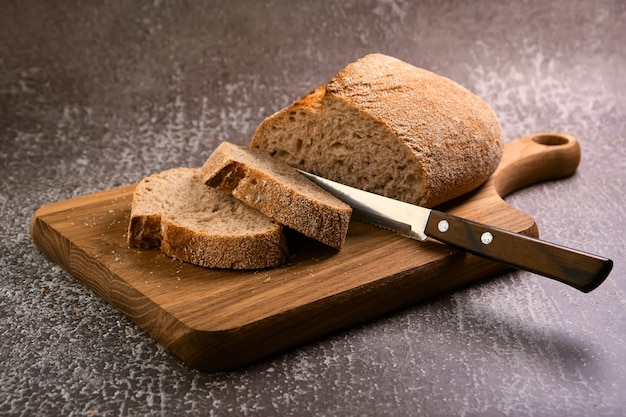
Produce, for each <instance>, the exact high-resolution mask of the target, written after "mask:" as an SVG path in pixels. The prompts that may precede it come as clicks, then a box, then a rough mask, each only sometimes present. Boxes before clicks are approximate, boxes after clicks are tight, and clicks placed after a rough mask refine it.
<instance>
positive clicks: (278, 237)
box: [128, 168, 287, 269]
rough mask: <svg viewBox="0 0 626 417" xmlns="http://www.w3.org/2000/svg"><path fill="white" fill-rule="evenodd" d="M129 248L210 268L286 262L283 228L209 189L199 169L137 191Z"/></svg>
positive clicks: (156, 178) (177, 172) (173, 172)
mask: <svg viewBox="0 0 626 417" xmlns="http://www.w3.org/2000/svg"><path fill="white" fill-rule="evenodd" d="M128 243H129V245H130V246H131V247H139V248H158V247H159V246H160V247H161V250H162V251H163V252H164V253H166V254H168V255H170V256H172V257H174V258H177V259H180V260H182V261H186V262H190V263H193V264H196V265H200V266H205V267H211V268H233V269H258V268H267V267H274V266H278V265H280V264H282V263H284V262H285V260H286V259H287V246H286V242H285V237H284V234H283V230H282V227H281V226H280V225H278V224H276V223H274V222H272V221H271V220H270V219H269V218H268V217H267V216H265V215H263V214H262V213H260V212H259V211H257V210H255V209H253V208H250V207H248V206H247V205H245V204H243V203H242V202H240V201H239V200H237V199H236V198H233V197H232V196H231V195H229V194H227V193H224V192H221V191H218V190H214V189H212V188H210V187H207V186H206V185H205V184H204V182H203V180H202V171H201V169H200V168H175V169H170V170H167V171H164V172H162V173H159V174H154V175H151V176H149V177H147V178H145V179H143V180H142V181H141V182H140V183H139V184H138V185H137V187H136V189H135V191H134V194H133V201H132V207H131V214H130V222H129V228H128Z"/></svg>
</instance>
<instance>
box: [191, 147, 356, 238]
mask: <svg viewBox="0 0 626 417" xmlns="http://www.w3.org/2000/svg"><path fill="white" fill-rule="evenodd" d="M202 169H203V174H204V180H205V182H206V183H207V184H208V185H210V186H212V187H217V188H220V189H222V190H226V191H230V192H231V193H232V194H233V195H234V196H235V197H237V198H238V199H240V200H241V201H243V202H244V203H246V204H248V205H250V206H252V207H254V208H256V209H258V210H259V211H261V212H262V213H264V214H265V215H267V216H268V217H270V218H272V219H274V220H275V221H276V222H278V223H280V224H282V225H285V226H288V227H290V228H292V229H294V230H297V231H298V232H300V233H302V234H304V235H306V236H309V237H311V238H313V239H316V240H318V241H320V242H322V243H325V244H327V245H329V246H331V247H333V248H336V249H340V248H341V247H342V246H343V244H344V242H345V239H346V234H347V232H348V224H349V223H350V215H351V214H352V209H351V208H350V206H348V205H347V204H345V203H344V202H342V201H341V200H339V199H337V198H336V197H334V196H332V195H331V194H329V193H328V192H326V191H324V190H322V189H321V188H319V187H318V186H317V185H315V184H313V183H312V182H311V181H309V180H308V179H307V178H305V177H304V176H303V175H302V174H300V173H299V172H298V171H296V170H295V169H294V168H292V167H290V166H289V165H287V164H284V163H282V162H280V161H277V160H274V159H273V158H272V157H270V156H269V155H268V154H266V153H263V152H260V151H255V150H253V149H250V148H246V147H242V146H237V145H233V144H232V143H228V142H222V143H221V144H220V145H219V146H218V147H217V149H216V150H215V152H213V154H211V156H210V157H209V159H207V161H206V163H205V164H204V166H203V167H202Z"/></svg>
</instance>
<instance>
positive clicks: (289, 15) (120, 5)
mask: <svg viewBox="0 0 626 417" xmlns="http://www.w3.org/2000/svg"><path fill="white" fill-rule="evenodd" d="M87 3H93V4H87ZM625 22H626V3H624V2H623V1H621V0H614V1H608V0H602V1H595V2H587V1H582V0H578V1H566V0H561V1H545V0H542V1H535V0H530V1H504V2H494V1H486V0H485V1H476V2H461V1H423V2H411V1H401V0H379V1H356V0H349V1H341V2H336V3H333V2H330V1H318V2H296V1H268V2H257V1H247V2H244V1H212V2H199V1H198V2H195V1H188V2H177V3H174V2H170V1H165V0H164V1H159V0H155V1H153V2H135V1H106V2H70V1H56V2H47V1H34V0H30V1H12V0H8V1H2V2H0V216H1V221H2V227H1V228H0V339H1V340H2V342H1V343H0V414H2V415H24V416H32V415H71V416H81V415H101V416H122V415H154V416H157V415H163V416H170V415H226V414H239V415H299V416H306V415H368V416H369V415H371V416H382V415H467V416H470V415H496V416H497V415H528V416H562V415H567V416H588V415H598V416H618V415H624V414H626V398H625V397H624V392H625V391H626V345H625V343H624V334H626V293H625V290H626V283H625V278H626V277H625V272H626V270H625V267H624V258H625V253H626V243H625V241H624V232H626V210H625V209H624V202H625V198H624V195H623V190H624V188H625V186H626V181H625V179H624V174H625V169H624V168H625V167H626V150H625V149H626V140H625V135H626V134H625V133H624V132H626V110H625V109H626V81H625V79H626V78H625V77H624V76H623V74H624V68H625V67H626V52H625V47H624V45H623V40H624V39H625V38H626V25H625ZM374 51H378V52H383V53H387V54H389V55H393V56H396V57H398V58H401V59H404V60H406V61H408V62H411V63H413V64H415V65H417V66H420V67H423V68H426V69H430V70H433V71H435V72H438V73H440V74H442V75H445V76H448V77H450V78H452V79H454V80H455V81H457V82H459V83H461V84H462V85H464V86H466V87H468V88H469V89H471V90H473V91H474V92H476V93H477V94H478V95H480V96H481V97H483V98H484V99H485V100H487V101H488V102H489V103H490V104H491V105H492V107H493V108H494V109H495V111H496V113H497V114H498V115H499V117H500V119H501V122H502V125H503V129H504V131H505V134H506V136H507V138H508V139H514V138H515V137H518V136H521V135H524V134H526V133H531V132H537V131H546V130H554V131H561V132H565V133H569V134H571V135H574V136H576V137H577V138H578V139H579V140H580V142H581V144H582V147H583V160H582V163H581V166H580V168H579V172H578V174H577V175H576V176H574V177H572V178H570V179H567V180H564V181H558V182H551V183H547V184H542V185H539V186H535V187H532V188H528V189H526V190H523V191H520V192H518V193H516V194H515V195H513V196H511V197H510V198H509V199H508V201H509V202H510V203H511V204H512V205H514V206H516V207H518V208H520V209H522V210H523V211H526V212H528V213H529V214H531V215H532V216H533V217H535V219H536V220H537V223H538V224H539V228H540V231H541V233H542V236H543V237H544V238H545V239H547V240H551V241H555V242H559V243H561V244H565V245H569V246H574V247H579V248H582V249H586V250H588V251H592V252H596V253H599V254H602V255H604V256H607V257H610V258H613V259H614V260H615V261H616V266H615V268H614V271H613V273H612V274H611V276H610V277H609V279H608V281H607V282H605V284H603V285H602V286H601V287H600V288H599V289H597V290H596V291H594V292H592V293H590V294H588V295H584V294H582V293H578V292H576V291H575V290H572V289H570V288H568V287H565V286H563V285H560V284H558V283H555V282H552V281H548V280H546V279H543V278H540V277H538V276H535V275H532V274H529V273H523V272H514V273H509V274H506V275H503V276H501V277H498V278H497V279H494V280H491V281H488V282H485V283H483V284H480V285H476V286H474V287H471V288H468V289H464V290H461V291H458V292H455V293H453V294H450V295H447V296H443V297H440V298H437V299H435V300H432V301H431V302H429V303H425V304H422V305H417V306H414V307H412V308H409V309H406V310H404V311H401V312H398V313H397V314H393V315H390V316H387V317H384V318H381V319H380V320H376V321H374V322H371V323H367V324H365V325H363V326H360V327H357V328H354V329H351V330H349V331H346V332H343V333H340V334H336V335H334V336H332V337H329V338H327V339H324V340H320V341H319V342H317V343H312V344H310V345H307V346H303V347H301V348H299V349H295V350H293V351H290V352H286V353H285V354H282V355H278V356H276V357H274V358H270V359H268V360H266V361H263V362H260V363H256V364H254V365H252V366H250V367H248V368H245V369H243V370H241V371H237V372H228V373H217V374H207V373H201V372H197V371H194V370H190V369H188V368H186V367H185V366H184V365H183V364H182V363H180V362H179V361H178V360H177V359H176V358H175V357H173V356H172V355H171V354H169V353H168V352H167V351H166V350H165V349H163V348H162V347H161V346H159V345H158V344H157V343H156V342H155V341H154V340H153V339H151V338H150V337H149V336H147V334H145V333H144V332H143V331H142V330H141V329H139V328H137V327H136V326H135V325H134V324H133V323H132V322H130V321H129V320H127V319H126V318H125V317H124V316H123V315H121V314H120V313H118V312H117V311H115V310H114V309H113V308H111V307H110V306H109V305H108V304H106V303H105V302H104V301H102V300H101V299H100V298H99V297H97V296H95V295H94V294H93V293H92V292H91V291H89V290H88V289H87V288H86V287H85V286H84V285H83V284H81V283H80V282H79V281H78V280H76V279H75V278H73V277H72V276H71V275H69V274H67V273H66V272H64V271H63V270H61V269H60V268H59V267H57V266H55V265H54V264H53V263H52V262H50V261H49V260H48V259H46V258H45V257H44V256H43V255H41V254H40V253H39V252H38V251H37V250H36V249H35V248H34V247H33V245H32V243H31V241H30V236H29V221H30V218H31V216H32V214H33V213H34V211H35V210H36V209H37V208H38V207H40V206H42V205H44V204H47V203H50V202H53V201H56V200H60V199H65V198H70V197H74V196H77V195H82V194H88V193H92V192H96V191H100V190H104V189H108V188H111V187H114V186H117V185H122V184H127V183H131V182H135V181H138V180H140V179H141V178H142V177H143V176H145V175H147V174H150V173H153V172H156V171H159V170H163V169H165V168H169V167H174V166H180V165H189V166H193V165H198V164H200V163H202V162H203V160H204V159H205V158H206V157H207V156H208V154H209V153H210V152H211V150H212V149H213V148H214V147H215V146H216V144H217V143H218V142H219V141H221V140H230V141H233V142H238V143H247V141H248V140H249V138H250V135H251V134H252V132H253V130H254V128H255V126H256V125H257V124H258V123H259V122H260V121H261V120H262V119H263V118H264V117H266V116H267V115H269V114H270V113H272V112H274V111H276V110H278V109H279V108H281V107H282V106H284V105H286V104H288V103H289V102H291V101H292V100H293V99H295V98H296V97H298V96H301V95H303V94H304V93H306V92H308V91H309V90H310V89H312V88H313V87H316V86H317V85H319V84H321V83H323V82H325V81H326V80H327V79H328V78H329V77H331V76H332V75H334V74H335V73H336V72H337V70H339V69H340V68H341V67H342V66H344V65H345V64H347V63H349V62H351V61H353V60H354V59H356V58H358V57H360V56H362V55H365V54H366V53H368V52H374Z"/></svg>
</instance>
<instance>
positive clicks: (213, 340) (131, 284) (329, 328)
mask: <svg viewBox="0 0 626 417" xmlns="http://www.w3.org/2000/svg"><path fill="white" fill-rule="evenodd" d="M579 160H580V147H579V145H578V142H577V141H576V139H575V138H573V137H571V136H567V135H562V134H539V135H529V136H526V137H524V138H522V139H518V140H516V141H513V142H510V143H508V144H507V145H506V146H505V152H504V156H503V159H502V162H501V164H500V166H499V168H498V170H497V171H496V172H495V173H494V174H493V175H492V177H491V178H490V180H489V181H488V182H487V183H485V184H484V185H483V186H482V187H480V188H479V189H477V190H475V191H474V192H472V193H470V194H468V195H466V196H463V197H461V198H458V199H456V200H454V201H451V202H449V203H446V204H444V205H443V206H441V207H439V208H440V209H442V210H445V211H448V212H450V213H453V214H455V215H457V216H461V217H466V218H469V219H472V220H475V221H479V222H482V223H487V224H490V225H493V226H496V227H499V228H502V229H505V230H509V231H513V232H518V233H524V234H527V235H530V236H537V235H538V231H537V226H536V224H535V222H534V220H533V219H532V218H531V217H530V216H528V215H526V214H524V213H522V212H520V211H518V210H516V209H514V208H513V207H511V206H509V205H508V204H506V202H504V201H503V200H502V198H501V196H504V195H506V194H508V193H510V192H512V191H514V190H516V189H518V188H520V187H522V186H525V185H528V184H531V183H535V182H539V181H544V180H549V179H556V178H560V177H565V176H568V175H571V174H573V173H574V172H575V170H576V168H577V166H578V162H579ZM133 189H134V185H128V186H124V187H120V188H116V189H113V190H108V191H103V192H99V193H95V194H91V195H87V196H82V197H78V198H73V199H70V200H65V201H60V202H55V203H51V204H48V205H46V206H43V207H41V208H40V209H39V210H38V211H37V212H36V213H35V215H34V217H33V219H32V224H31V234H32V239H33V241H34V243H35V244H36V245H37V247H38V248H39V249H40V250H41V251H42V252H44V253H45V254H47V255H48V256H49V257H50V258H51V259H52V260H53V261H54V262H56V263H58V264H59V265H61V266H62V267H63V268H65V269H67V270H68V271H69V272H70V273H72V274H73V275H74V276H75V277H77V278H78V279H80V280H82V281H83V282H84V283H85V284H86V285H88V286H89V287H90V288H91V289H92V290H93V291H95V292H96V293H97V294H99V295H100V296H102V297H103V298H104V299H105V300H107V301H108V302H109V303H110V304H112V305H113V306H114V307H116V308H117V309H118V310H120V311H121V312H122V313H124V314H126V315H127V316H128V317H129V318H130V319H132V320H133V321H135V322H136V323H137V324H138V325H139V326H141V327H142V328H144V329H145V330H146V331H147V332H148V333H149V334H151V335H152V336H153V337H154V338H156V339H157V340H158V341H159V342H160V343H161V344H163V345H164V346H166V347H167V348H168V349H169V350H171V351H172V352H173V353H174V354H175V355H177V356H178V357H179V358H180V359H182V360H183V361H184V362H185V363H187V364H188V365H189V366H191V367H194V368H198V369H203V370H226V369H233V368H236V367H240V366H242V365H245V364H248V363H250V362H252V361H254V360H256V359H259V358H262V357H266V356H268V355H271V354H273V353H276V352H279V351H282V350H285V349H288V348H290V347H293V346H296V345H298V344H301V343H305V342H307V341H310V340H312V339H315V338H318V337H320V336H323V335H325V334H329V333H331V332H334V331H337V330H340V329H343V328H346V327H348V326H351V325H354V324H357V323H360V322H363V321H365V320H368V319H371V318H374V317H376V316H379V315H381V314H383V313H387V312H390V311H393V310H396V309H399V308H402V307H404V306H407V305H410V304H412V303H416V302H418V301H421V300H424V299H427V298H429V297H432V296H434V295H436V294H440V293H443V292H447V291H451V290H453V289H456V288H459V287H462V286H465V285H469V284H471V283H473V282H476V281H478V280H481V279H485V278H486V277H490V276H493V275H494V274H497V273H498V272H501V271H503V270H504V269H505V268H506V267H505V266H503V265H500V264H497V263H494V262H491V261H487V260H485V259H481V258H478V257H475V256H472V255H468V254H466V253H463V252H459V251H456V250H453V249H451V248H450V247H448V246H445V245H443V244H440V243H437V242H434V241H426V242H418V241H413V240H410V239H406V238H404V237H401V236H398V235H395V234H392V233H390V232H387V231H384V230H381V229H377V228H375V227H372V226H369V225H366V224H363V223H360V222H357V221H352V222H351V224H350V229H349V231H348V236H347V239H346V244H345V246H344V248H343V249H342V250H341V251H335V250H333V249H331V248H328V247H326V246H324V245H321V244H319V243H317V242H315V241H312V240H310V239H307V238H305V237H303V236H300V235H296V234H293V235H290V236H289V246H290V248H291V250H292V257H291V258H290V260H289V262H288V263H287V264H286V265H284V266H282V267H280V268H276V269H268V270H258V271H230V270H218V269H206V268H201V267H198V266H194V265H191V264H186V263H182V262H180V261H176V260H174V259H171V258H169V257H167V256H165V255H163V254H162V253H161V252H160V251H159V250H140V249H131V248H129V247H128V246H127V244H126V229H127V225H128V219H129V212H130V204H131V200H132V191H133Z"/></svg>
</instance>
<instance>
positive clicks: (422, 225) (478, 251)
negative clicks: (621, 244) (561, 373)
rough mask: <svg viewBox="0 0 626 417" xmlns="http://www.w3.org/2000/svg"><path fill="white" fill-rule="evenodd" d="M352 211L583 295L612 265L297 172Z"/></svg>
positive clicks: (414, 236)
mask: <svg viewBox="0 0 626 417" xmlns="http://www.w3.org/2000/svg"><path fill="white" fill-rule="evenodd" d="M298 171H299V172H300V173H301V174H302V175H304V176H305V177H307V178H308V179H309V180H311V181H312V182H314V183H315V184H317V185H318V186H320V187H321V188H323V189H325V190H326V191H328V192H329V193H331V194H333V195H334V196H335V197H337V198H339V199H340V200H342V201H343V202H345V203H346V204H348V205H349V206H351V207H352V214H353V216H354V217H355V218H357V219H359V220H361V221H364V222H366V223H370V224H373V225H375V226H378V227H382V228H384V229H387V230H390V231H393V232H396V233H399V234H401V235H403V236H406V237H409V238H411V239H415V240H421V241H423V240H426V239H427V238H428V237H430V238H433V239H435V240H438V241H440V242H442V243H445V244H447V245H450V246H454V247H457V248H460V249H463V250H465V251H467V252H470V253H472V254H474V255H478V256H481V257H484V258H487V259H491V260H494V261H498V262H501V263H504V264H507V265H509V266H512V267H515V268H519V269H523V270H526V271H530V272H533V273H535V274H538V275H542V276H545V277H548V278H552V279H554V280H557V281H560V282H562V283H564V284H567V285H569V286H571V287H574V288H576V289H578V290H580V291H582V292H585V293H587V292H590V291H592V290H594V289H595V288H597V287H598V286H599V285H600V284H601V283H602V282H603V281H604V280H605V279H606V277H607V276H608V275H609V273H610V272H611V269H612V268H613V261H612V260H610V259H607V258H604V257H601V256H597V255H593V254H590V253H586V252H582V251H579V250H576V249H570V248H567V247H565V246H560V245H557V244H554V243H549V242H546V241H543V240H540V239H536V238H533V237H530V236H526V235H523V234H520V233H514V232H510V231H506V230H503V229H500V228H496V227H493V226H489V225H486V224H482V223H478V222H475V221H472V220H468V219H464V218H461V217H458V216H455V215H452V214H449V213H445V212H442V211H438V210H434V209H428V208H425V207H420V206H417V205H414V204H409V203H405V202H403V201H399V200H394V199H392V198H388V197H384V196H381V195H378V194H374V193H370V192H367V191H363V190H360V189H358V188H354V187H350V186H347V185H344V184H341V183H338V182H336V181H331V180H329V179H327V178H323V177H320V176H317V175H314V174H311V173H309V172H306V171H302V170H298Z"/></svg>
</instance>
